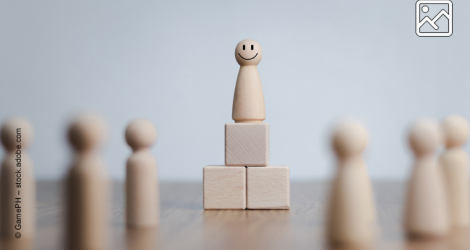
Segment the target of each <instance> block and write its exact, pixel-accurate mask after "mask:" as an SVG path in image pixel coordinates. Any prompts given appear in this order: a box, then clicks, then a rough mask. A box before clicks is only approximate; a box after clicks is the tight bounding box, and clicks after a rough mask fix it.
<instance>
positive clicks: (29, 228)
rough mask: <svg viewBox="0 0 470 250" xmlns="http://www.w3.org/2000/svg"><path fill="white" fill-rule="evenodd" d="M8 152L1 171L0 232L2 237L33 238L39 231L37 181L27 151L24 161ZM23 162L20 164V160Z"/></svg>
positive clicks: (23, 153)
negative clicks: (37, 222) (37, 224)
mask: <svg viewBox="0 0 470 250" xmlns="http://www.w3.org/2000/svg"><path fill="white" fill-rule="evenodd" d="M16 159H17V154H15V153H8V154H7V155H6V156H5V158H4V160H3V163H2V166H1V173H0V197H1V198H0V211H1V212H0V218H1V219H0V232H1V233H0V235H1V238H2V239H7V240H15V239H20V238H22V239H23V240H24V239H27V240H33V239H34V236H35V234H36V181H35V179H34V172H33V164H32V161H31V158H30V157H29V155H28V154H27V153H26V152H22V154H21V161H20V162H17V161H16ZM18 163H20V165H19V166H20V167H18V166H17V164H18Z"/></svg>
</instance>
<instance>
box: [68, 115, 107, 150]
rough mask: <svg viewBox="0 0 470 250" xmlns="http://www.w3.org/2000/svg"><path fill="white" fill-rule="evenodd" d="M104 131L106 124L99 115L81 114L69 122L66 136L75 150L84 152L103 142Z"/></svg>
mask: <svg viewBox="0 0 470 250" xmlns="http://www.w3.org/2000/svg"><path fill="white" fill-rule="evenodd" d="M106 132H107V131H106V124H105V122H104V120H103V119H102V118H101V117H100V116H98V115H83V116H80V117H78V118H76V119H75V120H74V121H73V122H72V123H71V124H70V127H69V131H68V138H69V142H70V144H71V145H72V147H73V148H74V149H75V150H76V151H78V152H86V151H91V150H93V149H94V148H97V147H98V146H100V145H101V144H103V143H104V141H105V138H106Z"/></svg>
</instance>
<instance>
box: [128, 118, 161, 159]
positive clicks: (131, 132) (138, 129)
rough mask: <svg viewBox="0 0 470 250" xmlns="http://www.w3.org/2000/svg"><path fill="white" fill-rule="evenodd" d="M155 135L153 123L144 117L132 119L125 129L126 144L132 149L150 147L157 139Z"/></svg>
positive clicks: (155, 130)
mask: <svg viewBox="0 0 470 250" xmlns="http://www.w3.org/2000/svg"><path fill="white" fill-rule="evenodd" d="M157 136H158V134H157V129H156V128H155V126H154V125H153V123H151V122H150V121H148V120H144V119H138V120H134V121H132V122H131V123H130V124H129V125H128V126H127V129H126V141H127V144H129V146H130V147H131V148H132V149H133V150H134V151H137V150H139V149H141V148H150V147H151V146H152V145H153V144H154V143H155V141H156V140H157Z"/></svg>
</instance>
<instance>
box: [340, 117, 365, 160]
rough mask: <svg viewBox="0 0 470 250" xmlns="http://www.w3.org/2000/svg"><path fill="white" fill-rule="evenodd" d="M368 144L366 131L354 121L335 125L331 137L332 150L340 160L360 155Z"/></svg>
mask: <svg viewBox="0 0 470 250" xmlns="http://www.w3.org/2000/svg"><path fill="white" fill-rule="evenodd" d="M368 142H369V136H368V134H367V130H366V129H365V127H364V126H363V125H362V124H361V123H360V122H359V121H354V120H350V121H345V122H342V123H340V124H339V125H337V126H336V128H335V130H334V132H333V136H332V144H333V145H332V146H333V150H334V151H335V153H336V154H337V155H338V156H339V157H341V158H343V157H348V156H352V155H358V154H361V153H362V152H363V151H364V150H365V149H366V147H367V143H368Z"/></svg>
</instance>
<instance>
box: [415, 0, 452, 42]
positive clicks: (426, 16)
mask: <svg viewBox="0 0 470 250" xmlns="http://www.w3.org/2000/svg"><path fill="white" fill-rule="evenodd" d="M416 35H418V36H424V37H426V36H428V37H433V36H434V37H436V36H437V37H446V36H451V35H452V2H451V1H450V0H419V1H417V2H416Z"/></svg>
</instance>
